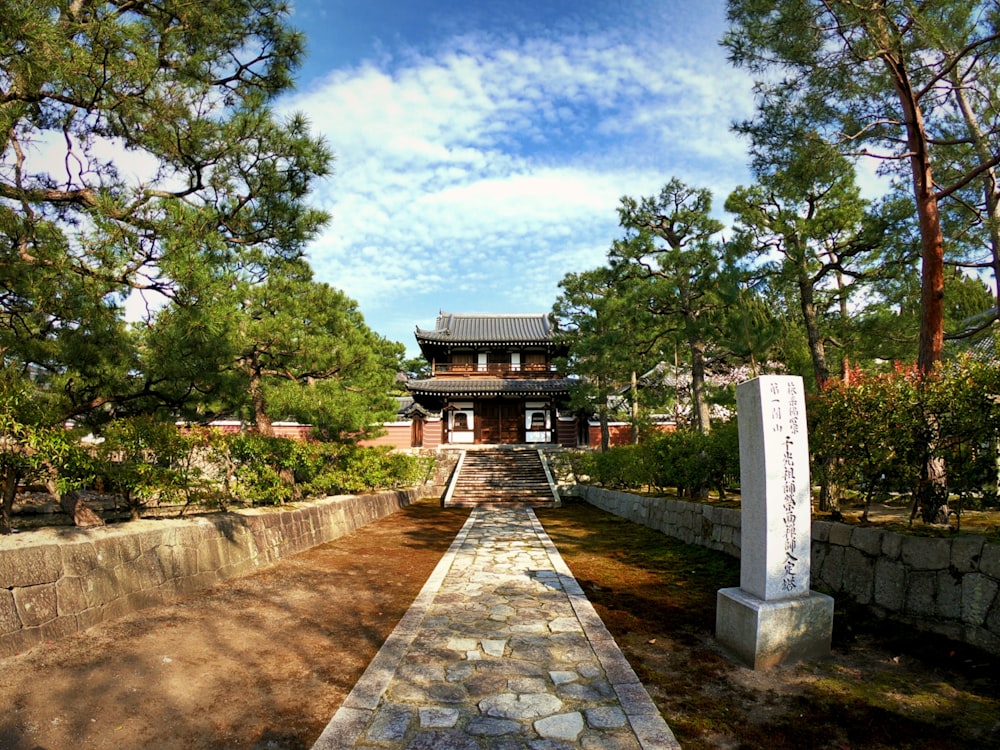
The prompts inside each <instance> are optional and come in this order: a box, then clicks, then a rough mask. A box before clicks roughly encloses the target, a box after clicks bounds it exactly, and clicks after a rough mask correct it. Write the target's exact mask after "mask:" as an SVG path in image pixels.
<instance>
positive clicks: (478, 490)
mask: <svg viewBox="0 0 1000 750" xmlns="http://www.w3.org/2000/svg"><path fill="white" fill-rule="evenodd" d="M554 503H555V497H554V496H553V494H552V488H551V487H550V486H549V481H548V476H547V475H546V473H545V468H544V466H543V465H542V462H541V459H540V458H539V456H538V452H537V451H535V450H516V449H515V450H477V451H469V452H467V453H466V454H465V459H464V460H463V462H462V466H461V469H460V471H459V474H458V476H457V477H456V478H455V480H454V487H453V490H452V492H451V496H450V498H449V501H448V505H455V506H460V507H470V506H478V505H487V506H510V505H523V506H534V507H539V506H546V505H553V504H554Z"/></svg>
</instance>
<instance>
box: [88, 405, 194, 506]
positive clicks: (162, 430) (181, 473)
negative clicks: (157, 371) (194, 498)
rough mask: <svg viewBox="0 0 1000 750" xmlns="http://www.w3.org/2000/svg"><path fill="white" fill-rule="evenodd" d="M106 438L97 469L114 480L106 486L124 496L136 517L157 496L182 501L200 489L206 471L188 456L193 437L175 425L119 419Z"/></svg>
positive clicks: (105, 431) (104, 434)
mask: <svg viewBox="0 0 1000 750" xmlns="http://www.w3.org/2000/svg"><path fill="white" fill-rule="evenodd" d="M101 437H102V438H103V440H102V442H101V443H100V444H99V446H98V450H97V459H98V460H99V461H100V462H101V463H100V465H99V467H97V468H99V470H100V471H101V472H102V474H103V476H104V478H106V480H107V482H108V486H107V487H106V489H108V490H111V491H113V492H116V493H119V494H121V496H122V498H123V499H124V501H125V507H126V508H127V509H128V511H129V515H130V517H131V518H132V519H138V518H139V517H140V515H141V512H142V509H143V508H144V507H145V506H146V504H147V503H148V502H149V501H150V500H152V499H153V498H157V499H159V500H161V501H165V502H176V501H178V500H180V499H184V498H186V497H187V496H188V493H189V492H191V491H192V490H193V489H194V485H195V483H196V482H197V480H198V478H199V474H200V472H198V471H197V470H196V469H195V468H194V467H193V466H192V465H191V463H190V462H189V461H186V460H185V459H186V457H187V456H188V455H189V454H190V452H191V443H192V441H190V440H189V439H187V438H186V437H185V436H184V435H182V434H181V432H180V431H179V430H178V429H177V427H176V426H175V425H174V424H172V423H170V422H163V421H158V420H156V419H154V418H152V417H149V416H139V417H130V418H126V419H116V420H114V421H112V422H110V423H109V424H108V425H106V426H105V427H104V429H103V430H102V432H101ZM181 467H186V468H185V469H182V468H181Z"/></svg>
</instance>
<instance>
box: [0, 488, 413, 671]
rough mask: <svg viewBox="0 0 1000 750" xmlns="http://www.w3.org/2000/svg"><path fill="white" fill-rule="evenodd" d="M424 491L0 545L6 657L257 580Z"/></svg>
mask: <svg viewBox="0 0 1000 750" xmlns="http://www.w3.org/2000/svg"><path fill="white" fill-rule="evenodd" d="M422 494H425V492H424V491H422V490H420V489H414V490H406V491H397V492H383V493H379V494H374V495H360V496H353V495H350V496H347V495H345V496H338V497H330V498H326V499H324V500H318V501H314V502H309V503H297V504H296V505H294V506H284V507H279V508H267V509H253V510H247V511H239V512H234V513H225V514H222V513H220V514H218V515H211V516H202V517H198V518H192V519H172V520H157V521H134V522H130V523H125V524H120V525H113V526H104V527H99V528H93V529H76V528H49V529H40V530H36V531H31V532H25V533H24V534H17V535H12V536H8V537H4V538H3V541H2V546H0V657H4V656H10V655H12V654H16V653H19V652H21V651H24V650H26V649H29V648H31V647H32V646H35V645H37V644H39V643H41V642H43V641H46V640H51V639H53V638H58V637H61V636H65V635H69V634H71V633H75V632H78V631H81V630H84V629H86V628H89V627H91V626H93V625H96V624H97V623H100V622H105V621H108V620H113V619H115V618H118V617H122V616H123V615H127V614H129V613H131V612H134V611H135V610H137V609H141V608H143V607H148V606H151V605H156V604H162V603H165V602H168V601H170V600H172V599H174V598H176V597H179V596H181V595H183V594H188V593H192V592H195V591H198V590H199V589H203V588H206V587H208V586H212V585H214V584H216V583H219V582H220V581H223V580H225V579H227V578H231V577H233V576H238V575H242V574H244V573H248V572H250V571H252V570H254V569H255V568H259V567H262V566H264V565H268V564H270V563H273V562H275V561H276V560H279V559H281V558H283V557H287V556H288V555H294V554H295V553H297V552H302V551H304V550H307V549H309V548H310V547H314V546H316V545H317V544H322V543H324V542H328V541H331V540H333V539H337V538H338V537H341V536H343V535H345V534H348V533H350V532H352V531H354V530H355V529H357V528H360V527H361V526H364V525H365V524H367V523H370V522H372V521H374V520H376V519H379V518H381V517H383V516H386V515H388V514H390V513H392V512H393V511H396V510H399V509H400V508H403V507H405V506H407V505H409V504H410V503H412V502H414V501H415V500H417V499H418V498H419V497H420V496H421V495H422Z"/></svg>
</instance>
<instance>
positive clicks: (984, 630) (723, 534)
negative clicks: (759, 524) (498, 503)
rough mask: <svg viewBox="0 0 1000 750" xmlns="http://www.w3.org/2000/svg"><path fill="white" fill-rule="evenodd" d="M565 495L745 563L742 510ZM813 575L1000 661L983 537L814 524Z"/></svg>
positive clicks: (597, 492) (997, 556) (994, 590)
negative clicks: (741, 557) (941, 536)
mask: <svg viewBox="0 0 1000 750" xmlns="http://www.w3.org/2000/svg"><path fill="white" fill-rule="evenodd" d="M561 491H562V492H563V493H564V496H566V495H575V496H577V497H580V498H582V499H584V500H586V501H587V502H588V503H590V504H591V505H595V506H597V507H598V508H601V509H603V510H606V511H608V512H610V513H614V514H615V515H617V516H621V517H622V518H627V519H628V520H630V521H633V522H635V523H639V524H642V525H643V526H648V527H650V528H653V529H656V530H657V531H660V532H662V533H664V534H666V535H667V536H671V537H674V538H676V539H680V540H682V541H684V542H688V543H690V544H698V545H700V546H702V547H708V548H710V549H714V550H719V551H721V552H725V553H727V554H729V555H732V556H734V557H739V556H740V512H739V510H736V509H732V508H716V507H713V506H711V505H706V504H704V503H692V502H686V501H683V500H673V499H669V498H650V497H642V496H639V495H631V494H628V493H626V492H613V491H611V490H605V489H601V488H599V487H590V486H586V485H572V486H568V487H563V488H562V490H561ZM811 571H812V584H813V587H814V588H816V589H819V590H822V591H826V592H828V593H832V594H836V595H844V596H847V597H849V598H850V599H852V600H853V601H855V602H857V603H859V604H863V605H867V606H868V607H870V608H871V609H872V610H873V611H874V612H875V613H876V614H877V615H879V616H881V617H889V618H892V619H894V620H899V621H901V622H904V623H909V624H912V625H914V626H915V627H918V628H921V629H924V630H929V631H934V632H937V633H942V634H944V635H946V636H948V637H950V638H954V639H956V640H959V641H963V642H966V643H970V644H972V645H974V646H977V647H979V648H982V649H984V650H986V651H989V652H991V653H994V654H1000V545H997V544H987V543H986V542H985V540H984V539H983V537H981V536H977V535H975V534H963V535H961V536H954V537H950V538H929V537H916V536H906V535H903V534H897V533H894V532H891V531H885V530H883V529H877V528H873V527H859V526H850V525H848V524H843V523H834V522H831V521H813V524H812V566H811Z"/></svg>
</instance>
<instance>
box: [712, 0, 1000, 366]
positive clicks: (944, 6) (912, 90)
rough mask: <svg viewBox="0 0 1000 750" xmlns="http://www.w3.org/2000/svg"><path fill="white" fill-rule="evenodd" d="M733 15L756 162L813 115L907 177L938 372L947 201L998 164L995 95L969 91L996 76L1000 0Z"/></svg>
mask: <svg viewBox="0 0 1000 750" xmlns="http://www.w3.org/2000/svg"><path fill="white" fill-rule="evenodd" d="M728 18H729V21H730V24H731V26H730V31H729V33H728V34H727V35H726V38H725V40H724V43H725V45H726V46H727V47H728V49H729V52H730V59H731V60H732V61H733V62H734V63H735V64H736V65H738V66H742V67H745V68H747V69H748V70H750V71H751V72H752V73H754V74H755V75H756V76H757V78H758V81H757V88H756V94H757V102H758V114H757V116H756V117H755V118H754V119H753V120H751V121H749V122H747V123H743V124H742V125H741V129H742V130H743V131H744V132H746V133H748V134H749V135H750V136H751V139H752V141H753V143H754V146H755V149H754V152H753V153H754V157H755V158H757V159H762V158H766V155H767V154H768V153H769V152H770V153H772V154H773V152H774V151H775V150H776V148H779V147H780V146H779V144H781V143H791V142H793V139H794V137H795V134H796V132H800V131H801V124H802V123H803V122H806V123H809V124H810V126H811V127H812V128H814V129H816V130H817V131H821V132H823V134H824V135H825V136H826V137H827V138H828V139H830V140H831V141H835V142H837V143H838V144H840V146H841V147H842V148H843V149H844V150H845V151H847V152H850V153H853V154H856V155H867V156H872V157H874V158H876V159H878V160H879V163H880V165H881V168H882V169H883V170H885V171H887V172H890V173H895V174H897V175H899V176H900V177H906V178H907V180H908V182H909V183H910V186H911V192H912V197H913V205H914V207H915V211H916V215H917V219H918V225H919V232H920V241H921V325H920V345H919V358H918V361H919V364H920V366H921V368H922V369H925V370H926V369H928V368H930V367H931V366H932V365H933V364H934V363H935V362H937V361H938V360H939V359H940V358H941V354H942V346H943V339H944V301H943V296H944V277H945V274H944V262H945V253H944V248H945V242H944V233H943V229H942V220H941V210H940V207H939V203H940V202H941V201H944V200H946V199H952V198H955V197H956V196H957V195H958V194H959V193H960V192H961V191H962V190H963V189H965V188H966V187H967V186H969V185H970V184H972V183H973V182H976V183H980V182H981V181H982V180H983V179H984V178H985V177H986V176H988V175H989V174H990V172H991V170H993V169H994V167H995V166H996V165H997V164H998V163H1000V139H998V138H997V133H998V132H1000V131H998V130H997V129H996V128H997V126H998V125H1000V120H998V119H997V117H996V114H997V113H996V111H995V106H994V105H995V96H991V97H988V98H983V97H979V96H973V95H972V94H973V88H971V87H970V84H971V83H972V82H977V81H978V82H980V84H979V88H981V87H982V85H984V84H985V85H986V87H987V88H988V81H989V80H992V78H993V77H995V72H994V68H995V64H996V54H997V52H998V49H1000V29H998V21H1000V12H998V8H997V5H996V3H995V2H988V1H987V0H982V1H979V2H969V0H945V1H944V2H910V0H730V2H729V5H728ZM963 100H964V102H965V104H967V105H969V106H970V107H971V108H972V109H973V110H976V108H978V111H974V112H973V116H972V117H971V118H970V117H968V116H966V117H964V118H959V117H957V115H958V113H959V107H960V106H961V103H962V101H963ZM958 123H961V127H958ZM972 123H975V125H976V127H975V128H974V127H973V124H972ZM956 134H958V135H959V137H958V138H956V137H955V136H956ZM760 145H766V147H765V148H763V149H759V148H757V146H760ZM945 164H947V165H948V168H947V169H946V168H945V167H944V165H945ZM944 177H947V179H948V182H943V181H942V179H943V178H944ZM988 189H989V188H988ZM993 190H995V187H994V188H993Z"/></svg>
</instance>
